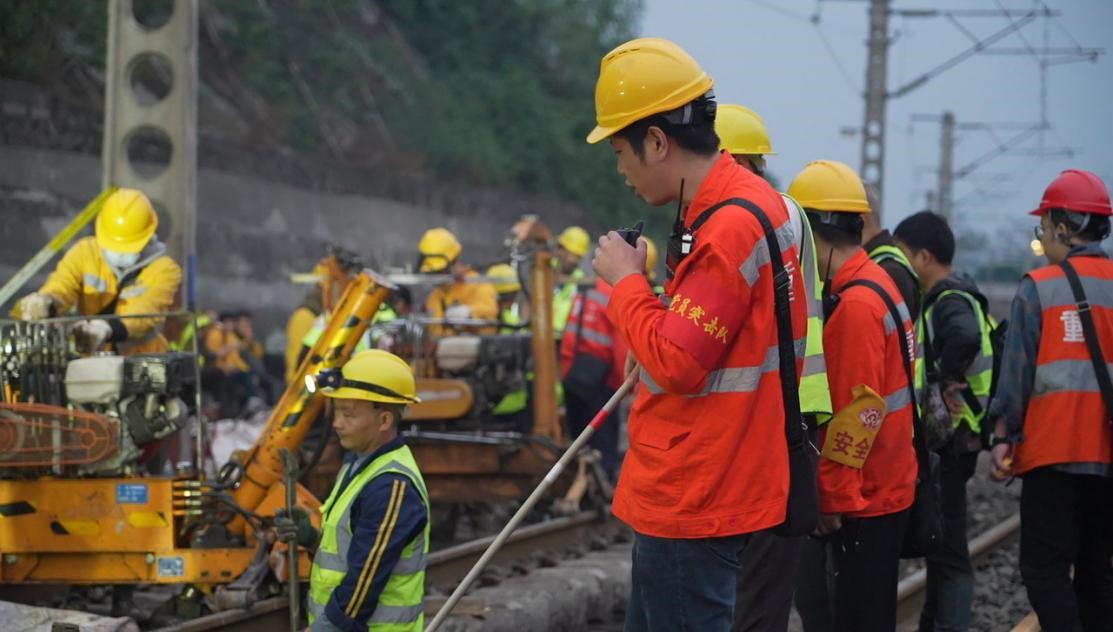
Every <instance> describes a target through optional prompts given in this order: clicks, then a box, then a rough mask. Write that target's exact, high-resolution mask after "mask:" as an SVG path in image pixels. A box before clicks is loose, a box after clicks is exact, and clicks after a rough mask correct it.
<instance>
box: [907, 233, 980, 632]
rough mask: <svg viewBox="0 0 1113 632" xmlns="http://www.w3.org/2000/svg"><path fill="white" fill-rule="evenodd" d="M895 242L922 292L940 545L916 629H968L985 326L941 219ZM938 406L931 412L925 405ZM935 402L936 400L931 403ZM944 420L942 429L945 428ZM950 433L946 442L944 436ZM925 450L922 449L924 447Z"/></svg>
mask: <svg viewBox="0 0 1113 632" xmlns="http://www.w3.org/2000/svg"><path fill="white" fill-rule="evenodd" d="M893 237H894V240H895V241H896V244H897V245H898V246H899V247H900V249H901V251H902V253H903V254H904V255H905V257H906V259H907V260H908V261H909V263H910V264H911V266H912V267H913V269H914V270H915V272H916V274H917V276H918V278H919V279H920V282H921V283H922V284H923V287H924V302H923V313H922V315H921V318H920V325H919V327H918V330H919V339H920V344H919V345H918V346H920V347H922V349H923V356H924V357H925V360H926V361H925V362H924V363H923V364H922V365H921V367H920V370H919V371H917V374H916V382H917V384H916V388H917V391H919V392H920V393H921V394H920V395H919V396H917V399H918V400H920V401H923V402H925V404H924V409H925V412H926V413H927V412H931V411H938V413H937V414H934V416H935V417H937V418H941V419H940V421H939V422H937V423H934V424H932V423H929V417H930V416H931V415H925V428H926V430H925V433H926V435H927V437H928V440H929V441H931V440H933V439H935V441H936V445H934V446H933V447H934V448H935V450H936V452H938V454H939V457H940V458H939V491H940V505H941V509H942V512H941V513H942V516H943V542H942V546H940V547H939V550H938V551H936V552H935V553H933V554H931V555H928V556H927V583H928V592H927V595H928V597H927V599H926V601H925V603H924V609H923V611H922V613H921V615H920V629H921V630H965V629H968V628H969V627H970V624H971V606H972V603H973V599H974V570H973V567H972V566H971V564H970V555H969V553H968V551H967V541H966V522H967V521H966V483H967V481H969V480H970V477H972V476H973V475H974V470H975V468H976V467H977V463H978V452H979V450H980V449H981V439H980V433H981V423H982V420H983V418H984V417H985V413H986V408H987V406H988V403H989V401H988V400H989V390H990V384H991V382H992V380H993V343H992V341H991V338H990V333H991V331H992V327H993V321H992V319H991V317H990V316H989V315H988V314H987V312H986V306H987V301H986V298H985V296H984V295H983V294H982V293H981V292H980V291H979V290H978V286H977V285H975V284H974V281H973V279H971V278H970V277H968V276H966V275H964V274H959V273H956V272H955V271H954V269H953V267H952V259H953V257H954V253H955V239H954V234H953V233H952V232H951V228H950V226H949V225H948V224H947V220H946V219H945V218H944V217H943V216H942V215H938V214H935V213H932V212H930V211H923V212H920V213H916V214H914V215H911V216H909V217H907V218H905V219H904V220H903V221H902V222H901V223H900V224H898V225H897V227H896V229H895V230H894V231H893ZM933 399H934V400H936V401H938V403H937V405H935V406H932V405H931V401H932V400H933ZM939 400H941V401H939ZM948 422H949V423H948ZM952 428H953V435H952V436H951V437H950V438H949V439H947V434H946V433H947V431H948V430H951V429H952ZM929 445H930V444H929Z"/></svg>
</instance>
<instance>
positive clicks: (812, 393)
mask: <svg viewBox="0 0 1113 632" xmlns="http://www.w3.org/2000/svg"><path fill="white" fill-rule="evenodd" d="M781 196H782V197H783V198H784V200H785V204H786V205H787V206H789V207H790V209H789V210H790V212H791V210H792V209H791V207H795V208H796V212H797V213H799V216H800V225H801V227H802V228H803V235H801V237H800V274H801V275H802V276H803V278H804V292H805V294H806V295H807V300H808V333H807V336H808V338H807V344H806V346H805V348H804V372H803V373H802V374H801V375H800V412H802V413H804V414H812V415H815V417H816V421H817V422H818V423H819V424H825V423H827V422H828V421H829V420H830V419H831V414H832V412H833V411H832V410H831V409H832V405H831V387H830V385H829V384H828V383H827V361H826V360H825V359H824V357H823V289H822V287H823V284H822V281H821V280H820V278H819V266H818V263H817V262H816V259H815V238H814V237H812V229H811V226H809V225H808V219H807V217H806V216H805V215H804V210H803V209H802V208H800V205H799V203H797V202H796V200H794V199H792V198H791V197H789V196H788V195H785V194H783V193H782V194H781Z"/></svg>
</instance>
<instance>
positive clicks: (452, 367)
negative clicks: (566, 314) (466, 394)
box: [436, 335, 532, 421]
mask: <svg viewBox="0 0 1113 632" xmlns="http://www.w3.org/2000/svg"><path fill="white" fill-rule="evenodd" d="M531 365H532V354H531V352H530V337H529V336H528V335H500V336H448V337H445V338H441V339H440V340H438V341H437V351H436V366H437V372H438V374H439V376H441V377H446V378H455V379H460V380H464V381H465V382H467V383H468V385H469V386H470V387H471V390H472V397H473V400H474V404H473V406H472V414H471V415H469V417H473V418H476V419H479V420H486V421H490V420H492V414H491V411H492V410H493V409H494V408H495V406H497V405H498V403H499V402H500V401H502V399H503V398H504V397H506V396H507V395H509V394H511V393H514V392H517V391H521V390H524V389H527V388H528V385H529V381H528V374H529V372H530V370H531V368H532V366H531Z"/></svg>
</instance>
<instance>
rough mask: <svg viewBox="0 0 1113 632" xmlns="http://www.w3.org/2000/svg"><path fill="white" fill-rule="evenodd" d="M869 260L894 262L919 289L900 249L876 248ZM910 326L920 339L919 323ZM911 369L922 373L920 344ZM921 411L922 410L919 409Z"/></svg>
mask: <svg viewBox="0 0 1113 632" xmlns="http://www.w3.org/2000/svg"><path fill="white" fill-rule="evenodd" d="M869 258H870V259H873V261H874V263H876V264H878V265H881V264H882V263H884V262H885V261H896V262H897V263H898V264H900V266H901V267H902V268H904V269H905V270H907V271H908V274H911V275H912V278H913V279H916V286H917V287H920V275H918V274H916V269H915V268H913V267H912V262H911V261H909V260H908V257H907V256H906V255H905V254H904V251H903V250H901V249H900V248H898V247H896V246H878V247H876V248H874V249H873V250H871V251H869ZM921 296H922V294H921ZM905 307H908V309H909V310H910V311H911V309H912V306H911V305H906V306H905ZM921 316H923V314H921ZM912 326H913V328H914V329H915V330H916V338H917V340H919V339H921V338H922V334H921V332H920V321H916V322H915V323H912ZM912 368H913V373H914V374H915V375H921V374H922V373H923V372H924V346H923V345H922V344H921V345H916V357H915V362H914V363H913V367H912ZM923 402H924V400H923V399H920V400H919V401H917V402H916V405H917V406H922V404H923ZM921 410H923V409H922V408H921Z"/></svg>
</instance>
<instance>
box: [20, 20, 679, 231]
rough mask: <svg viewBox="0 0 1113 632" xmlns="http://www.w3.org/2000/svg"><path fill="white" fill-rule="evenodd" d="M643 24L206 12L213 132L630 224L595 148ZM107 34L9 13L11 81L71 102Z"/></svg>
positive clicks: (89, 25) (205, 94) (204, 49)
mask: <svg viewBox="0 0 1113 632" xmlns="http://www.w3.org/2000/svg"><path fill="white" fill-rule="evenodd" d="M136 1H137V2H141V1H143V0H136ZM641 10H642V7H641V1H640V0H468V1H467V2H459V1H454V0H378V1H373V0H256V1H254V2H245V1H243V0H207V1H205V2H202V3H201V7H200V38H201V42H200V43H201V46H200V78H201V82H202V92H201V97H200V110H199V111H200V117H201V120H200V123H201V127H202V129H203V131H204V132H205V133H209V134H214V135H218V136H219V137H221V138H229V139H232V140H235V141H236V142H239V143H241V144H246V145H249V146H251V147H253V148H257V149H258V151H260V152H272V151H283V150H287V149H291V150H293V151H295V152H297V153H299V154H302V155H306V156H310V157H312V156H319V157H322V158H328V159H332V160H339V161H346V162H354V163H359V164H364V165H366V166H367V167H368V168H369V169H375V170H383V169H385V170H387V171H389V170H392V169H396V170H412V169H414V168H417V169H422V170H426V171H431V172H432V173H434V174H436V175H438V176H440V177H442V178H445V179H448V180H453V181H459V182H465V183H470V184H475V185H482V186H491V187H506V188H512V189H516V190H523V191H529V192H535V193H547V194H554V195H557V196H560V197H562V198H563V199H565V200H568V201H571V202H573V203H575V204H577V205H579V206H581V207H583V208H584V209H586V210H587V211H588V212H589V213H591V214H592V215H593V216H594V217H596V218H597V219H598V221H599V222H600V223H601V224H604V225H614V224H617V223H626V222H629V221H631V220H632V219H635V218H637V217H641V216H646V215H649V213H648V212H647V209H646V208H645V207H644V205H643V204H642V203H641V202H640V201H638V200H636V199H635V198H634V197H633V196H632V195H631V193H630V191H629V190H628V189H627V188H626V187H625V185H624V183H623V181H622V179H621V177H620V176H618V175H617V174H616V172H615V170H614V159H613V157H612V156H611V154H610V151H609V150H608V148H607V147H605V146H602V147H598V146H595V147H593V146H589V145H587V144H586V143H585V142H584V137H585V136H586V135H587V132H588V131H589V130H590V129H591V127H592V126H593V125H594V108H593V92H594V82H595V78H596V75H597V71H598V67H599V60H600V58H601V57H602V55H603V54H605V53H606V52H607V51H608V50H610V49H611V48H613V47H614V46H615V45H617V44H618V43H620V42H621V41H623V40H625V39H628V38H629V37H631V36H632V34H633V33H634V32H635V30H636V23H637V20H638V18H639V16H640V13H641ZM105 24H106V18H105V2H104V1H103V0H94V1H90V0H29V1H20V2H2V3H0V78H4V79H15V80H20V81H26V82H32V83H36V84H41V85H45V86H48V87H50V88H51V89H52V90H55V91H57V92H60V93H67V92H68V93H70V94H69V95H68V96H71V97H72V96H74V95H73V94H72V92H73V91H74V85H75V82H73V81H71V80H70V79H69V78H68V77H69V75H70V73H73V72H74V69H75V68H79V69H81V72H83V73H84V75H85V76H87V77H92V78H100V80H101V81H103V79H102V77H103V63H104V61H103V56H104V38H105ZM85 83H86V86H85V89H84V91H83V93H82V94H80V95H78V96H80V97H81V98H82V99H83V100H86V101H88V100H89V99H90V98H91V95H93V96H95V94H96V91H95V89H90V87H89V85H88V83H89V82H85ZM94 87H95V86H94ZM101 89H103V88H101ZM523 210H527V209H523ZM653 215H654V216H658V215H662V214H661V213H659V212H655V213H653ZM661 219H664V218H661ZM662 225H663V223H661V224H657V223H655V226H658V227H659V226H662Z"/></svg>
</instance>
